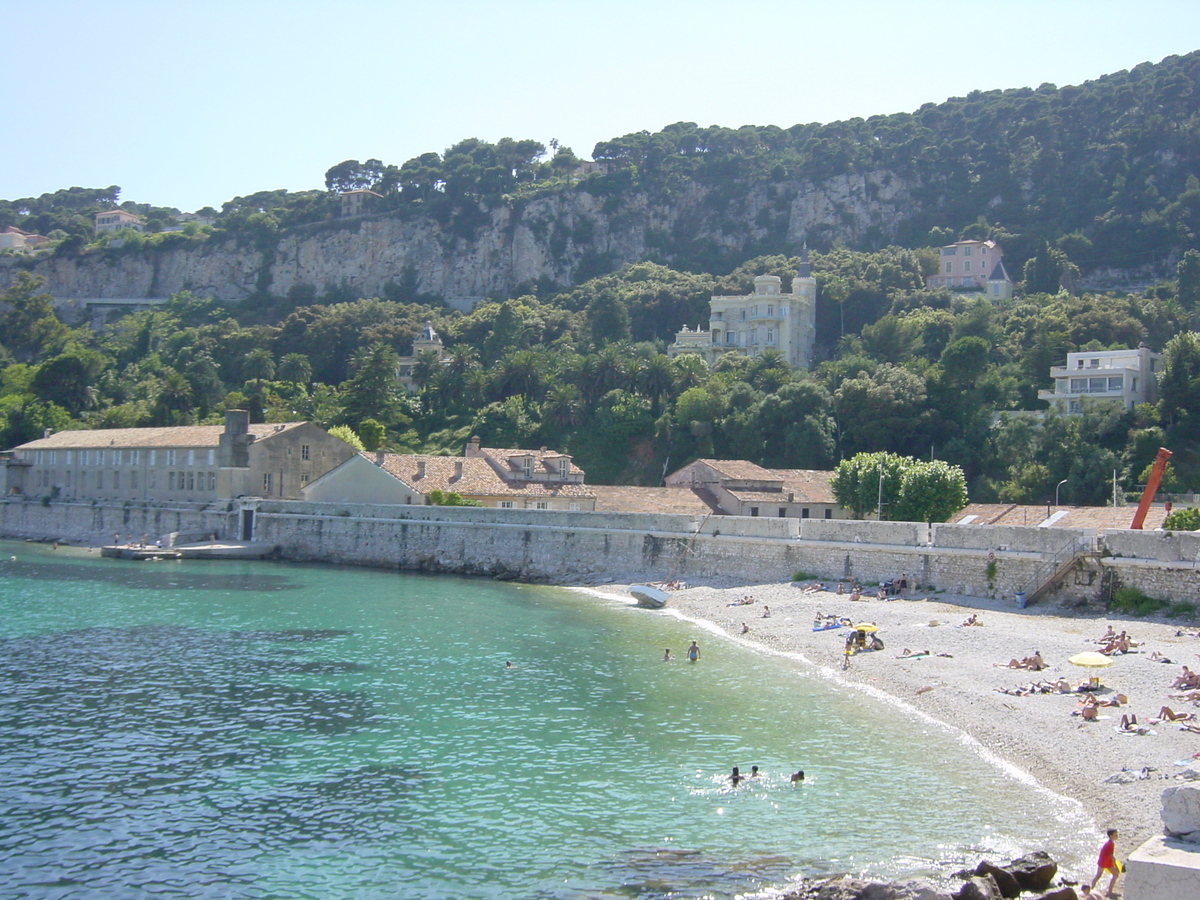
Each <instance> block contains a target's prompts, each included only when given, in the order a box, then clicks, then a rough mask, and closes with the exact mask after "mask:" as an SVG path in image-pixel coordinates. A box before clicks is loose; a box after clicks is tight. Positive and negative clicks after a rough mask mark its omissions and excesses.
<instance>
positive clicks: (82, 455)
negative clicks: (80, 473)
mask: <svg viewBox="0 0 1200 900" xmlns="http://www.w3.org/2000/svg"><path fill="white" fill-rule="evenodd" d="M90 455H91V454H89V453H88V451H86V450H80V451H79V464H80V465H83V466H86V465H89V463H88V457H89V456H90Z"/></svg>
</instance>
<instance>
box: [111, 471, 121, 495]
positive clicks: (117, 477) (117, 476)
mask: <svg viewBox="0 0 1200 900" xmlns="http://www.w3.org/2000/svg"><path fill="white" fill-rule="evenodd" d="M120 489H121V473H120V472H113V490H114V491H117V490H120Z"/></svg>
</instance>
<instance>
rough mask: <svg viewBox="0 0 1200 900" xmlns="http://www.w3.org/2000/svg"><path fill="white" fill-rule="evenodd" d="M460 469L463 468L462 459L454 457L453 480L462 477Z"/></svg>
mask: <svg viewBox="0 0 1200 900" xmlns="http://www.w3.org/2000/svg"><path fill="white" fill-rule="evenodd" d="M462 470H463V461H462V460H461V459H456V460H455V461H454V480H455V481H458V480H459V479H460V478H462Z"/></svg>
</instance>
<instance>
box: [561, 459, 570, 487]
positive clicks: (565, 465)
mask: <svg viewBox="0 0 1200 900" xmlns="http://www.w3.org/2000/svg"><path fill="white" fill-rule="evenodd" d="M570 473H571V461H570V460H569V459H567V458H566V457H565V456H564V457H563V458H562V459H560V460H559V461H558V477H559V478H561V479H563V480H564V481H565V480H566V478H567V476H568V475H569V474H570Z"/></svg>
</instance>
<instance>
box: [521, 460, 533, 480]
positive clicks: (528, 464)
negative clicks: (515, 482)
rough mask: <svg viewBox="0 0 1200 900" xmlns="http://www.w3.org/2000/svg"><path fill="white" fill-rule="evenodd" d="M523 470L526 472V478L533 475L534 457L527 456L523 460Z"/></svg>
mask: <svg viewBox="0 0 1200 900" xmlns="http://www.w3.org/2000/svg"><path fill="white" fill-rule="evenodd" d="M521 471H522V472H524V473H525V477H526V478H532V477H533V457H532V456H526V457H525V458H524V459H523V460H521Z"/></svg>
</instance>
